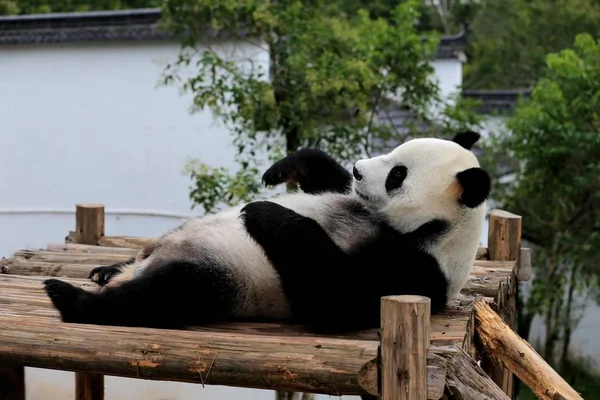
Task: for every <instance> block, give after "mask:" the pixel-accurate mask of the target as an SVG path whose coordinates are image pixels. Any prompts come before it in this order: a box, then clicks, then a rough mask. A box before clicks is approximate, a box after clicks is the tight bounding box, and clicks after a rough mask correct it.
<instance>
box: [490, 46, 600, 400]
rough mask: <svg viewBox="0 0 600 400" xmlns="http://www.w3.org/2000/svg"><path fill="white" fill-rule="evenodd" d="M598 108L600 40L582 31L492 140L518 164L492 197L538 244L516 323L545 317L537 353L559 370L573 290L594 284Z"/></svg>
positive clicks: (552, 57)
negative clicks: (542, 340) (518, 216)
mask: <svg viewBox="0 0 600 400" xmlns="http://www.w3.org/2000/svg"><path fill="white" fill-rule="evenodd" d="M599 109H600V43H598V42H597V41H595V40H594V38H593V37H592V36H591V35H589V34H580V35H577V37H576V38H575V41H574V44H573V45H572V46H569V48H567V49H564V50H562V51H560V52H557V53H551V54H549V55H548V56H547V57H546V68H545V69H544V73H543V75H542V77H541V78H540V80H539V81H538V82H537V84H536V85H535V88H534V90H533V92H532V96H531V98H530V99H529V100H523V101H522V102H521V103H520V104H519V106H518V107H517V108H516V110H515V113H514V115H513V116H512V117H511V118H510V119H509V122H508V124H507V128H508V130H509V132H510V133H505V134H500V135H498V136H497V137H494V138H493V140H492V146H493V149H494V150H495V151H496V152H498V153H506V154H509V155H510V156H511V157H512V158H513V159H514V160H516V161H517V164H518V169H517V172H516V178H515V180H513V181H511V182H509V183H507V184H506V185H504V186H498V185H496V187H495V195H496V196H498V195H499V194H502V196H501V197H502V198H501V206H502V207H504V208H507V209H510V210H511V211H513V212H516V213H518V214H521V215H522V216H523V221H524V226H523V232H524V235H526V237H527V239H529V240H531V241H532V242H533V243H534V244H535V245H536V246H539V249H538V250H537V251H536V252H535V260H534V263H533V265H534V266H535V279H534V280H533V282H532V293H531V296H529V298H528V299H527V307H526V310H525V312H526V315H525V318H524V319H523V320H522V321H524V322H525V323H527V324H529V323H530V321H531V319H532V317H533V316H534V315H536V314H538V315H540V316H542V317H543V318H544V320H545V323H546V326H547V327H546V337H545V344H544V346H543V347H544V349H543V352H542V354H543V356H544V358H545V359H546V360H548V361H549V362H551V363H553V364H555V365H558V367H559V368H560V365H561V364H564V363H565V362H567V361H568V358H569V357H568V347H569V343H570V336H571V332H572V330H573V328H574V326H575V325H576V323H577V317H576V315H575V313H574V309H575V298H576V296H575V295H576V294H577V293H581V292H583V291H590V290H591V291H592V293H593V292H594V291H595V289H596V288H597V273H598V270H599V269H598V267H599V261H598V260H600V214H599V212H600V132H599V127H600V125H599V124H600V114H599V113H598V110H599ZM501 188H502V189H503V190H502V191H500V189H501ZM595 395H596V393H593V395H592V393H590V394H589V396H591V397H594V396H595ZM584 397H585V396H584Z"/></svg>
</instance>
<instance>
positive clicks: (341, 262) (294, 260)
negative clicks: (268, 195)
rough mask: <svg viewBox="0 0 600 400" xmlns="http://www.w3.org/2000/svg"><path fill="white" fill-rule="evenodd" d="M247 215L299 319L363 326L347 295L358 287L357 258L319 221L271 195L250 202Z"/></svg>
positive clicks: (334, 327)
mask: <svg viewBox="0 0 600 400" xmlns="http://www.w3.org/2000/svg"><path fill="white" fill-rule="evenodd" d="M241 217H242V219H243V220H244V224H245V227H246V230H247V231H248V233H249V234H250V236H251V237H252V238H253V239H254V240H255V241H256V242H257V243H258V245H259V246H261V247H262V249H263V250H264V252H265V254H266V256H267V258H268V259H269V260H270V262H271V264H272V265H273V267H274V268H275V270H276V271H277V272H278V274H279V276H280V279H281V283H282V287H283V290H284V291H285V293H286V296H287V299H288V302H289V304H290V308H291V310H292V313H293V315H294V319H295V320H296V321H297V322H299V323H300V324H303V325H304V326H305V327H307V328H308V329H309V330H311V331H313V332H317V333H322V334H328V333H339V332H345V331H352V330H356V329H360V328H358V327H357V326H356V323H355V321H354V317H353V315H354V313H355V312H356V306H355V304H354V303H353V302H352V301H348V298H347V296H344V294H345V293H346V292H351V293H355V292H356V291H357V290H356V289H357V286H356V284H355V282H354V280H352V279H350V278H352V276H351V275H348V273H347V272H348V271H351V270H352V269H353V260H352V259H351V257H350V256H349V255H348V254H346V253H345V252H344V251H342V250H341V249H340V248H339V247H338V246H337V245H336V244H335V242H333V241H332V240H331V238H330V237H329V235H328V234H327V232H326V231H325V230H324V229H323V228H322V227H321V226H320V225H319V224H318V223H317V222H316V221H314V220H313V219H311V218H307V217H304V216H302V215H300V214H298V213H296V212H295V211H293V210H290V209H288V208H286V207H283V206H281V205H279V204H276V203H272V202H269V201H257V202H253V203H250V204H248V205H246V206H245V207H244V208H243V209H242V215H241Z"/></svg>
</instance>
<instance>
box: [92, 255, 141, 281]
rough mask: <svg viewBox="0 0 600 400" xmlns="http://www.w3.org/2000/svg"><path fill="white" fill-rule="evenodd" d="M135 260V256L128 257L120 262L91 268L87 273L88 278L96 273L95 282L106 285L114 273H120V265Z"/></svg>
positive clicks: (122, 265) (131, 262)
mask: <svg viewBox="0 0 600 400" xmlns="http://www.w3.org/2000/svg"><path fill="white" fill-rule="evenodd" d="M134 262H135V257H132V258H130V259H129V260H127V261H125V262H121V263H116V264H111V265H104V266H100V267H96V268H92V270H91V271H90V273H89V275H88V279H92V277H93V276H94V275H97V278H96V280H95V282H96V283H97V284H98V285H99V286H104V285H106V284H107V283H108V282H109V281H110V280H111V279H112V278H113V277H114V276H115V275H119V274H120V273H121V267H124V266H126V265H129V264H133V263H134Z"/></svg>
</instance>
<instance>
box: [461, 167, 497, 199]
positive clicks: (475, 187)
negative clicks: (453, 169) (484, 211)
mask: <svg viewBox="0 0 600 400" xmlns="http://www.w3.org/2000/svg"><path fill="white" fill-rule="evenodd" d="M456 179H457V180H458V182H459V184H460V189H461V190H459V191H458V193H457V194H458V201H459V202H460V203H462V204H464V205H465V206H467V207H470V208H475V207H477V206H479V205H480V204H481V203H483V202H484V201H485V200H486V199H487V198H488V196H489V195H490V191H491V189H492V179H491V178H490V175H489V174H488V173H487V172H486V171H485V170H483V169H481V168H478V167H473V168H469V169H465V170H464V171H461V172H459V173H458V174H456Z"/></svg>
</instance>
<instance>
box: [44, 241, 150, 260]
mask: <svg viewBox="0 0 600 400" xmlns="http://www.w3.org/2000/svg"><path fill="white" fill-rule="evenodd" d="M46 250H47V251H53V252H62V253H65V252H69V253H86V254H88V253H93V254H97V253H100V254H122V255H128V256H131V257H133V256H135V255H136V254H137V253H138V252H139V250H138V249H130V248H127V247H106V246H94V245H89V244H77V243H64V244H62V243H50V244H48V246H46Z"/></svg>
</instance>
